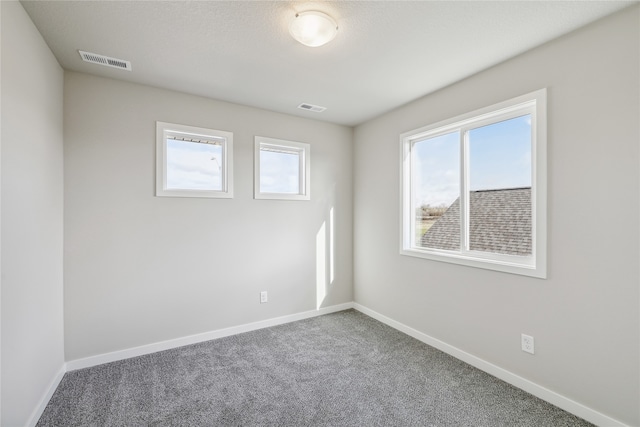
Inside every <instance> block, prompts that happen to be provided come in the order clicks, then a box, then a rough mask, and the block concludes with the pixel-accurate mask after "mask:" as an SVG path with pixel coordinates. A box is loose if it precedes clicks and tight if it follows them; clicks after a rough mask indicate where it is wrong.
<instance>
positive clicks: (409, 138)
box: [400, 89, 547, 278]
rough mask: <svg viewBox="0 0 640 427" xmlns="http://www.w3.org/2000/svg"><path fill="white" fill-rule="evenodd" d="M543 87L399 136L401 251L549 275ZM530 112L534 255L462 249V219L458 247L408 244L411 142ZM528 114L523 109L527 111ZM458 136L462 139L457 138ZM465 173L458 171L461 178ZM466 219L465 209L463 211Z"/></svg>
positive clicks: (411, 227)
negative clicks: (421, 246) (448, 249)
mask: <svg viewBox="0 0 640 427" xmlns="http://www.w3.org/2000/svg"><path fill="white" fill-rule="evenodd" d="M546 105H547V91H546V89H541V90H538V91H535V92H531V93H529V94H526V95H522V96H519V97H516V98H513V99H510V100H508V101H504V102H501V103H498V104H495V105H492V106H489V107H486V108H481V109H479V110H476V111H472V112H470V113H467V114H463V115H460V116H457V117H454V118H451V119H448V120H444V121H441V122H438V123H434V124H432V125H428V126H425V127H422V128H419V129H415V130H412V131H409V132H405V133H403V134H401V135H400V199H401V200H400V217H401V221H400V254H402V255H408V256H413V257H419V258H425V259H430V260H435V261H443V262H448V263H454V264H460V265H466V266H470V267H477V268H483V269H489V270H496V271H502V272H507V273H513V274H520V275H524V276H530V277H537V278H546V277H547V131H546V129H547V114H546ZM527 109H528V110H529V112H531V114H532V116H531V129H532V139H531V171H532V179H531V183H532V186H531V202H532V206H531V215H532V236H531V237H532V255H531V256H530V257H517V256H512V255H501V254H492V253H487V252H479V251H471V250H465V242H464V239H465V238H466V236H467V233H466V230H465V225H466V224H465V221H461V251H460V252H454V251H444V250H437V249H425V248H420V247H416V246H412V244H411V242H412V236H414V234H412V233H414V227H415V221H414V220H413V216H414V213H413V212H412V209H411V187H410V186H411V156H410V152H411V144H412V143H413V142H415V141H417V140H420V139H424V138H425V137H427V136H428V137H429V138H431V137H435V136H438V135H442V134H446V133H450V132H453V131H455V130H460V131H461V132H462V133H461V135H464V131H465V130H467V129H468V128H470V127H471V128H476V127H479V126H482V125H483V124H488V123H493V122H495V121H496V118H497V117H500V120H502V119H508V118H509V115H510V114H513V116H514V117H515V116H518V115H521V113H522V112H523V111H525V110H527ZM525 114H527V112H525ZM461 138H462V137H461ZM467 145H468V144H467V143H466V142H463V143H462V146H461V156H460V157H461V160H460V161H461V171H462V169H463V168H464V164H463V163H464V161H465V158H466V154H464V155H463V151H462V150H464V149H465V147H467ZM464 175H465V174H464V173H461V181H463V180H464V179H465V178H464ZM466 187H467V185H466V183H464V182H462V183H461V187H460V191H461V197H460V203H461V206H460V210H461V212H465V210H466V209H467V207H466V205H467V203H465V199H466V198H467V197H468V194H465V193H468V192H465V191H464V189H465V188H466ZM467 217H468V213H467Z"/></svg>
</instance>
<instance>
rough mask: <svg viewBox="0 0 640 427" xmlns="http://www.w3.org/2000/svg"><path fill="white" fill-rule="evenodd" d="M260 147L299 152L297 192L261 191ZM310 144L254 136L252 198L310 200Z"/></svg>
mask: <svg viewBox="0 0 640 427" xmlns="http://www.w3.org/2000/svg"><path fill="white" fill-rule="evenodd" d="M262 147H269V148H271V149H275V150H277V149H282V150H283V151H288V152H296V153H299V159H300V165H299V168H298V171H299V177H298V179H299V184H300V185H299V189H300V191H299V193H297V194H292V193H263V192H261V191H260V150H261V148H262ZM310 163H311V146H310V145H309V144H305V143H304V142H295V141H286V140H283V139H275V138H267V137H264V136H256V137H255V149H254V198H255V199H265V200H310V199H311V181H310V177H311V167H310Z"/></svg>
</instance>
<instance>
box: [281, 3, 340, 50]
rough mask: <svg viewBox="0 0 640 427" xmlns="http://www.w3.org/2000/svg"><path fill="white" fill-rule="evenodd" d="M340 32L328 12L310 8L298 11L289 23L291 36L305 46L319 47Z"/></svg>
mask: <svg viewBox="0 0 640 427" xmlns="http://www.w3.org/2000/svg"><path fill="white" fill-rule="evenodd" d="M337 32H338V24H336V21H334V20H333V18H332V17H330V16H329V15H327V14H326V13H322V12H318V11H315V10H310V11H307V12H300V13H296V16H295V18H294V19H293V20H292V21H291V23H290V24H289V33H291V36H292V37H293V38H294V39H296V40H297V41H299V42H300V43H302V44H303V45H305V46H310V47H318V46H322V45H324V44H327V43H329V42H330V41H331V40H333V38H334V37H335V36H336V33H337Z"/></svg>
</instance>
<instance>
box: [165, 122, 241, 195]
mask: <svg viewBox="0 0 640 427" xmlns="http://www.w3.org/2000/svg"><path fill="white" fill-rule="evenodd" d="M171 134H177V135H184V136H186V137H189V136H191V137H194V138H201V139H222V140H223V142H222V143H221V146H222V159H221V165H220V167H221V170H222V173H221V180H222V189H221V190H198V189H186V188H182V189H180V188H178V189H176V188H167V139H168V136H170V135H171ZM156 197H204V198H217V199H231V198H233V133H232V132H227V131H222V130H216V129H207V128H201V127H195V126H187V125H180V124H176V123H167V122H159V121H158V122H156Z"/></svg>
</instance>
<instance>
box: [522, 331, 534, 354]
mask: <svg viewBox="0 0 640 427" xmlns="http://www.w3.org/2000/svg"><path fill="white" fill-rule="evenodd" d="M521 342H522V351H526V352H527V353H531V354H535V353H534V346H533V337H532V336H529V335H525V334H522V339H521Z"/></svg>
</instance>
